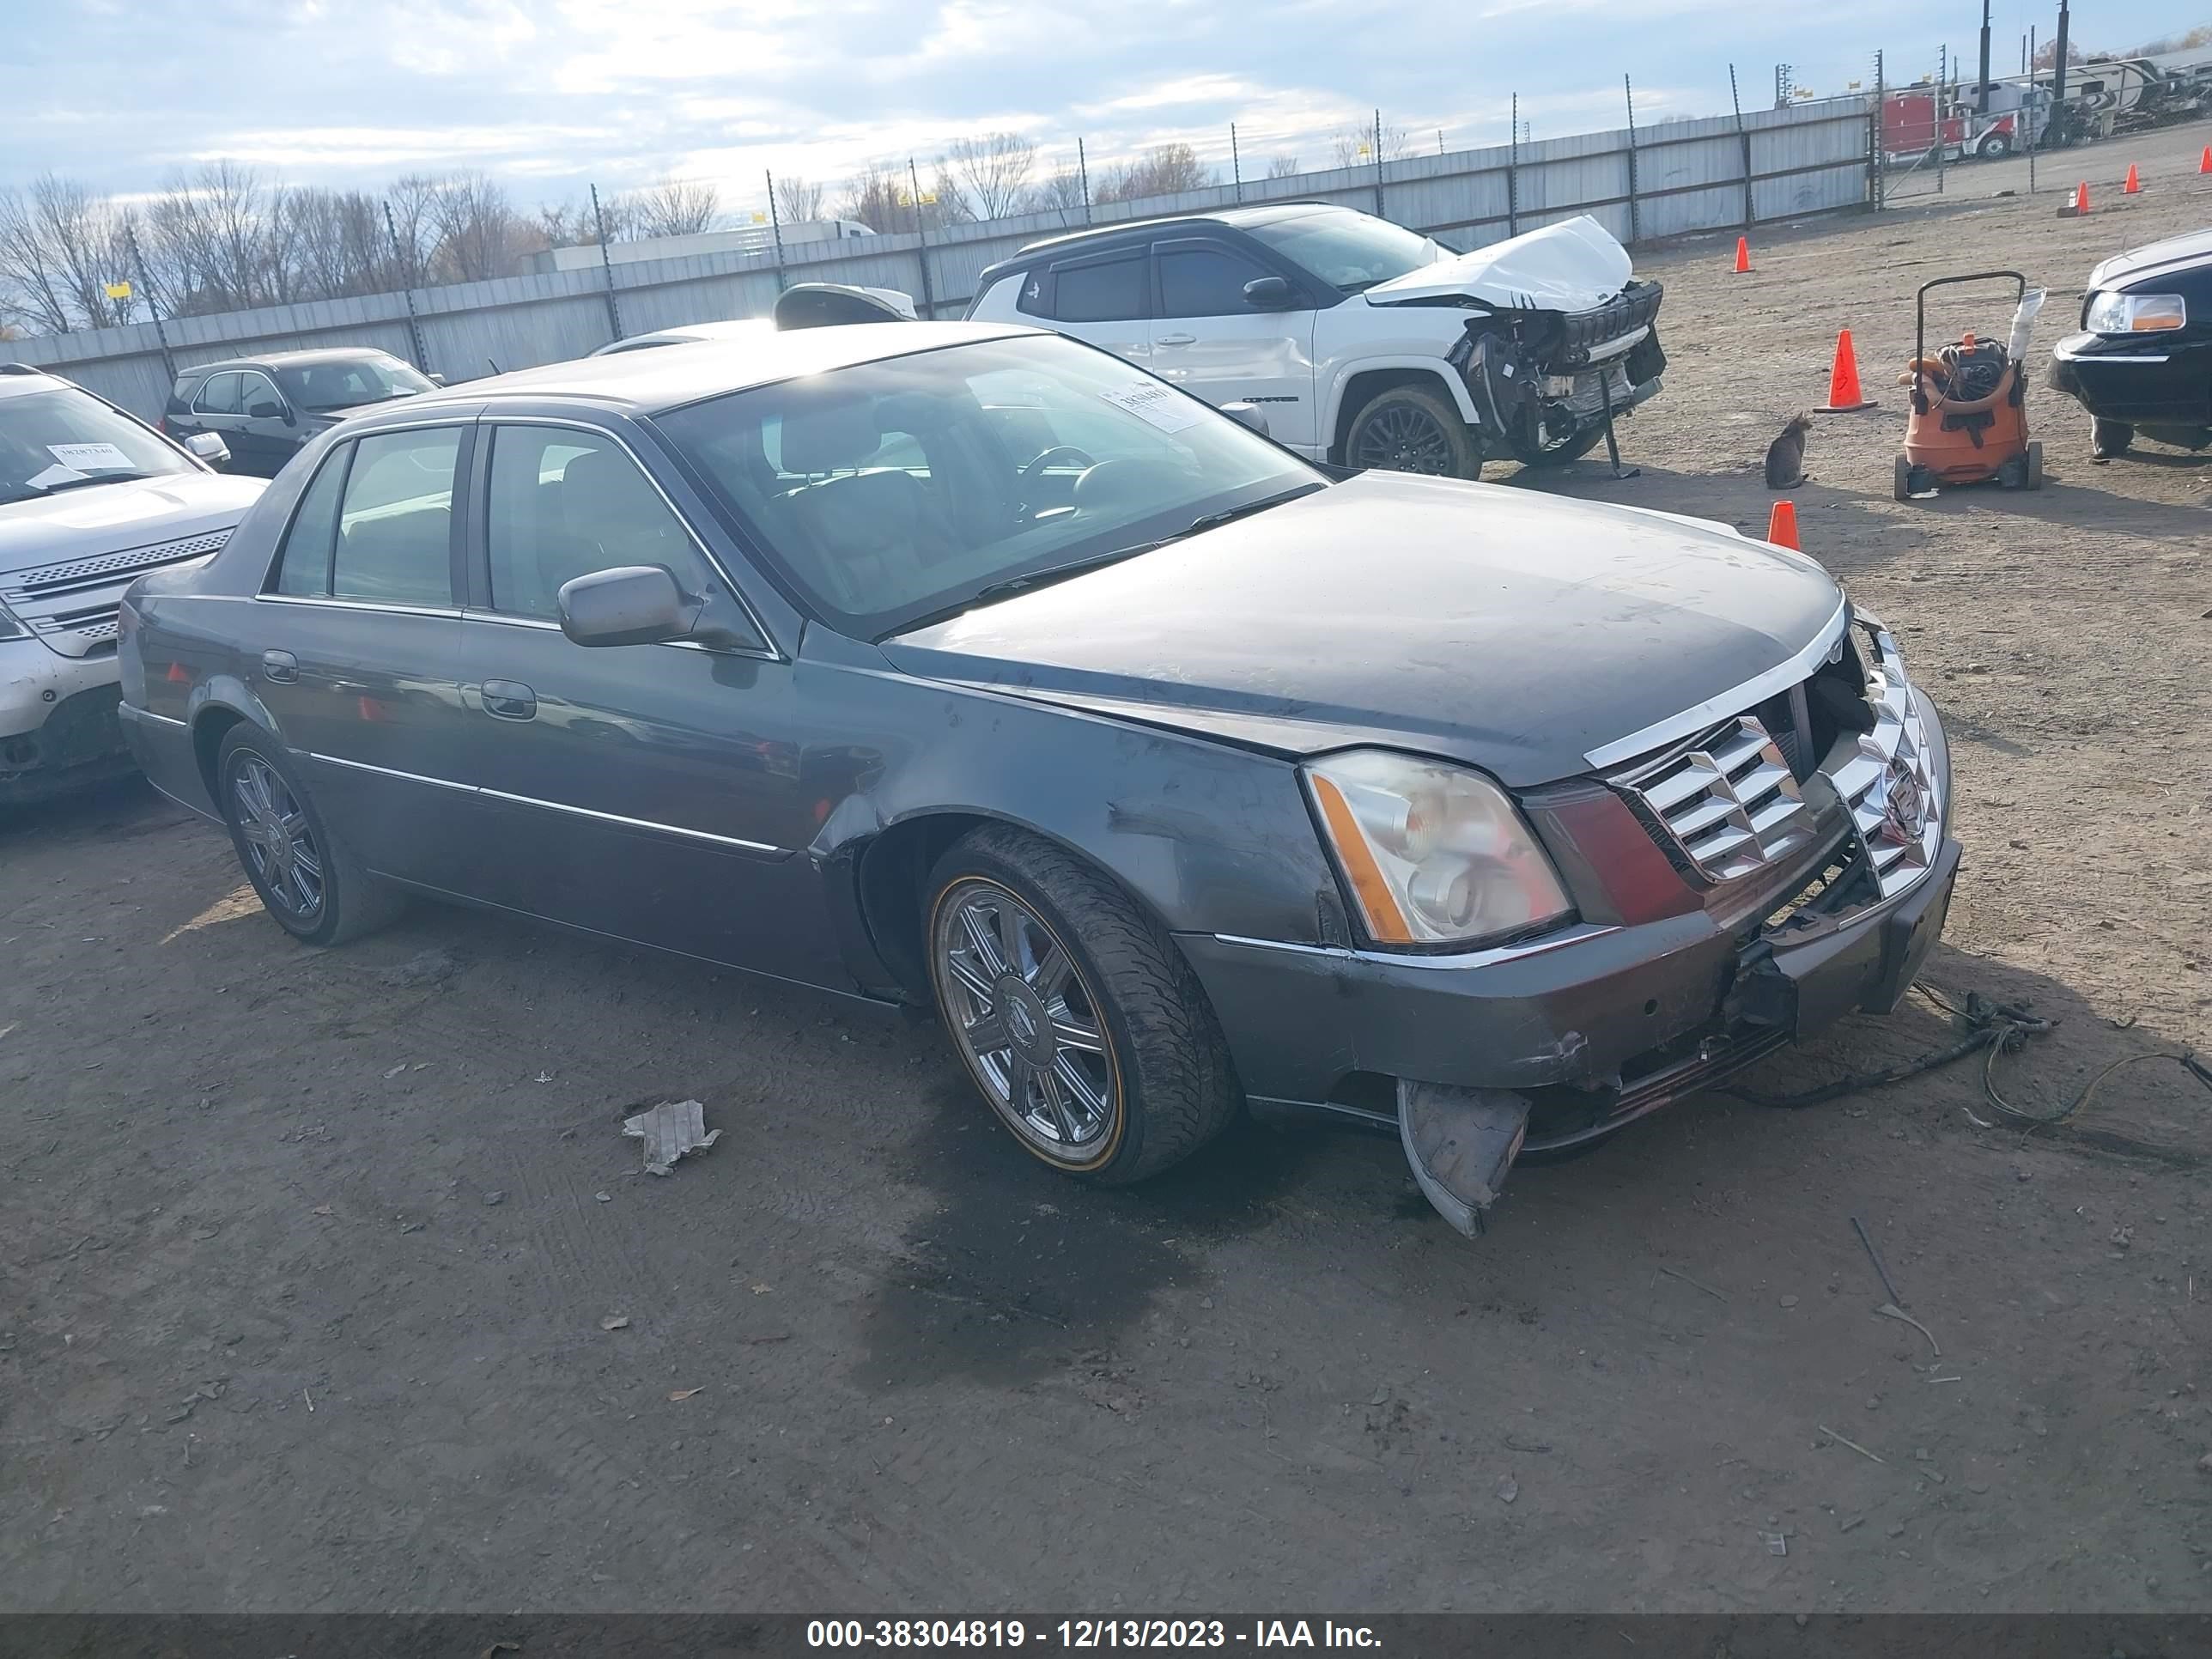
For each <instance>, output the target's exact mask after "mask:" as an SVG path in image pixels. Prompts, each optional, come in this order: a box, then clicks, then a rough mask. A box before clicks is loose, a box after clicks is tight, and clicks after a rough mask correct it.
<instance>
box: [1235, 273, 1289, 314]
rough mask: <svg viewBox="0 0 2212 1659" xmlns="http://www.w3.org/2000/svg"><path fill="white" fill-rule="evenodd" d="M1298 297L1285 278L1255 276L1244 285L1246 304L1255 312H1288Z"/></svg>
mask: <svg viewBox="0 0 2212 1659" xmlns="http://www.w3.org/2000/svg"><path fill="white" fill-rule="evenodd" d="M1297 297H1298V296H1297V295H1296V294H1294V293H1292V292H1291V284H1290V279H1289V278H1288V277H1285V276H1255V277H1254V278H1253V279H1252V280H1251V281H1250V282H1249V283H1245V284H1244V303H1245V304H1246V305H1248V306H1249V307H1252V309H1253V310H1255V311H1288V310H1289V309H1290V308H1291V307H1292V306H1293V305H1295V304H1296V303H1297Z"/></svg>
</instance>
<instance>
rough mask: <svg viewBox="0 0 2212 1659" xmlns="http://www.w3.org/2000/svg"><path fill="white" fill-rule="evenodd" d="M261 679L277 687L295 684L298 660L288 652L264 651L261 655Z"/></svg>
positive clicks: (297, 678)
mask: <svg viewBox="0 0 2212 1659" xmlns="http://www.w3.org/2000/svg"><path fill="white" fill-rule="evenodd" d="M261 677H262V678H264V679H268V680H274V681H276V683H277V684H279V685H294V684H298V682H299V678H300V659H298V658H297V657H295V656H294V655H293V654H292V653H290V652H289V651H264V652H263V653H261Z"/></svg>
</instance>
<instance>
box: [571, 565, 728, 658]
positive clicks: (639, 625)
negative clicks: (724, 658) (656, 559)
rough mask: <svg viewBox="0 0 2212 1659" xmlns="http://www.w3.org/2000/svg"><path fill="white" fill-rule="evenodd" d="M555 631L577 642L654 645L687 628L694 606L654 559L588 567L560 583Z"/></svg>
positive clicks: (676, 637) (695, 612) (678, 636)
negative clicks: (604, 567)
mask: <svg viewBox="0 0 2212 1659" xmlns="http://www.w3.org/2000/svg"><path fill="white" fill-rule="evenodd" d="M560 605H561V631H562V633H563V634H566V635H568V637H569V639H570V640H571V641H574V643H576V644H578V645H654V644H658V643H659V641H663V640H680V639H682V638H683V637H684V635H687V634H689V633H690V631H691V624H692V623H693V622H694V621H695V620H696V618H697V616H698V610H699V606H698V604H697V602H696V600H694V599H690V597H689V596H688V595H686V594H685V593H684V590H683V589H682V588H681V587H678V586H677V585H676V578H675V577H673V576H671V575H670V574H668V573H667V572H666V571H665V570H664V569H662V568H660V567H659V565H657V564H627V565H619V566H617V567H616V568H614V569H611V570H594V571H593V572H592V574H590V575H588V576H578V577H576V578H575V579H574V580H570V581H565V582H562V584H561V592H560Z"/></svg>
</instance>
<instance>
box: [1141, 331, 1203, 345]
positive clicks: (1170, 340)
mask: <svg viewBox="0 0 2212 1659" xmlns="http://www.w3.org/2000/svg"><path fill="white" fill-rule="evenodd" d="M1152 343H1153V344H1154V345H1196V344H1197V343H1198V336H1197V335H1195V334H1155V335H1153V336H1152Z"/></svg>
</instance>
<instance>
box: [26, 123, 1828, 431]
mask: <svg viewBox="0 0 2212 1659" xmlns="http://www.w3.org/2000/svg"><path fill="white" fill-rule="evenodd" d="M1871 108H1872V100H1870V99H1866V98H1846V99H1838V100H1830V101H1829V102H1826V103H1822V104H1807V105H1796V106H1790V107H1789V108H1786V109H1778V110H1760V111H1757V112H1753V113H1750V114H1747V115H1746V116H1745V117H1744V126H1745V129H1746V130H1747V131H1748V132H1749V134H1750V138H1751V157H1752V163H1751V165H1752V179H1751V194H1752V207H1753V214H1754V216H1756V217H1757V218H1759V219H1775V218H1783V217H1790V216H1801V215H1804V214H1808V213H1817V212H1824V211H1830V210H1839V209H1847V208H1852V207H1857V206H1862V205H1864V204H1866V203H1867V202H1868V201H1869V189H1868V178H1867V161H1868V143H1869V118H1870V112H1871ZM1635 150H1636V153H1635V157H1634V167H1635V175H1634V182H1635V191H1636V203H1635V209H1634V211H1633V213H1632V212H1631V208H1630V199H1629V198H1630V186H1631V172H1630V167H1631V158H1630V153H1629V135H1628V132H1627V131H1626V129H1625V128H1624V129H1614V130H1612V131H1601V132H1585V133H1575V134H1571V135H1567V136H1565V137H1557V138H1547V139H1542V140H1539V141H1537V142H1534V143H1527V144H1523V145H1522V146H1520V147H1519V149H1518V151H1517V155H1516V151H1514V150H1513V149H1510V147H1508V146H1504V145H1492V146H1489V147H1487V148H1485V149H1472V150H1460V151H1455V152H1453V153H1450V154H1448V155H1415V156H1407V157H1405V158H1404V159H1402V160H1400V161H1391V162H1388V163H1386V164H1384V166H1383V167H1382V168H1381V169H1380V170H1379V171H1380V180H1379V182H1380V185H1381V189H1382V196H1383V212H1384V213H1385V215H1386V216H1389V218H1391V219H1394V220H1395V221H1396V222H1399V223H1401V224H1404V225H1409V226H1412V227H1413V228H1417V229H1419V230H1423V231H1426V232H1430V233H1431V234H1435V235H1436V236H1437V238H1438V240H1441V241H1443V243H1445V244H1446V245H1447V246H1450V247H1454V248H1457V249H1460V250H1462V251H1464V250H1467V249H1470V248H1474V247H1479V246H1484V245H1486V244H1487V243H1491V242H1496V241H1499V240H1504V237H1505V236H1507V235H1508V234H1510V222H1509V214H1511V215H1512V216H1513V222H1517V225H1518V228H1520V229H1522V230H1523V231H1526V230H1532V229H1534V228H1537V227H1538V226H1541V225H1545V224H1550V223H1553V222H1557V221H1559V220H1562V219H1568V218H1572V217H1574V216H1576V215H1577V214H1583V213H1587V214H1589V215H1590V216H1592V217H1594V218H1595V219H1596V220H1597V221H1598V222H1600V223H1601V224H1602V225H1603V226H1605V228H1607V230H1609V231H1611V232H1612V233H1613V234H1614V235H1615V236H1618V237H1619V238H1620V240H1622V241H1624V242H1626V241H1630V240H1634V239H1636V238H1638V237H1640V238H1641V239H1643V240H1650V239H1652V238H1655V237H1664V236H1676V235H1683V234H1691V233H1693V232H1697V231H1705V230H1719V229H1732V228H1735V226H1737V225H1739V224H1741V222H1742V217H1743V209H1744V182H1745V181H1744V177H1743V141H1742V139H1741V137H1739V136H1738V134H1737V131H1736V127H1735V120H1734V118H1732V117H1715V118H1701V119H1699V120H1694V121H1667V122H1662V123H1661V124H1659V125H1656V126H1652V127H1644V128H1639V129H1638V131H1637V133H1636V137H1635ZM1509 167H1510V182H1509ZM1377 171H1378V170H1377V169H1376V168H1375V167H1372V166H1365V167H1335V168H1329V169H1326V170H1323V171H1319V172H1314V173H1301V174H1297V175H1295V176H1293V177H1291V178H1288V179H1250V180H1247V181H1246V182H1245V184H1244V185H1243V199H1244V201H1245V203H1246V204H1253V203H1258V202H1269V201H1304V202H1329V203H1335V204H1340V205H1343V206H1346V207H1351V208H1357V209H1358V210H1361V211H1363V212H1370V213H1371V212H1373V211H1374V210H1375V208H1376V186H1377V182H1378V177H1377ZM1236 199H1237V191H1236V189H1235V187H1234V186H1232V185H1211V186H1208V187H1206V188H1205V189H1202V190H1194V191H1185V192H1183V193H1182V194H1181V195H1178V196H1170V197H1154V198H1152V199H1151V200H1148V201H1139V202H1115V203H1100V204H1094V205H1093V207H1092V209H1091V221H1092V222H1094V223H1097V224H1101V225H1104V224H1113V223H1118V222H1123V221H1127V220H1130V219H1136V218H1157V217H1164V216H1172V215H1176V214H1186V213H1200V212H1206V211H1209V210H1216V209H1219V208H1223V207H1226V206H1228V205H1230V204H1231V203H1233V202H1234V201H1235V200H1236ZM1516 204H1517V211H1516ZM1083 221H1084V215H1083V212H1082V210H1079V209H1078V210H1067V211H1059V210H1053V211H1047V212H1042V213H1029V214H1023V215H1020V216H1016V217H1012V218H1007V219H1000V220H996V221H994V222H990V223H987V224H973V225H955V226H947V227H945V228H944V229H942V230H941V231H940V230H933V231H931V232H930V233H929V235H928V237H927V246H926V247H925V246H924V242H923V239H921V237H918V236H917V235H915V234H914V233H913V231H911V230H910V229H909V230H907V231H903V232H899V231H896V230H894V231H892V232H890V234H883V235H878V236H872V237H863V238H857V239H852V240H838V241H830V242H810V243H802V244H798V245H795V246H791V247H788V248H787V249H786V250H785V253H784V257H783V259H782V261H781V265H780V266H779V263H778V261H777V259H776V258H775V254H774V252H773V251H772V250H771V251H769V252H716V253H697V254H690V255H686V256H684V257H681V258H671V259H657V260H646V261H639V262H637V263H634V264H617V266H615V268H614V283H615V292H616V298H617V302H618V304H619V306H620V308H621V312H622V319H623V327H624V329H625V331H628V332H629V333H633V334H638V333H645V332H648V331H652V330H654V329H659V328H668V327H673V326H676V325H680V324H685V323H697V322H705V321H709V320H713V319H720V318H726V317H747V316H758V315H762V314H763V313H766V312H767V310H768V309H769V307H770V306H771V305H772V304H773V303H774V302H775V296H776V295H777V294H778V293H779V292H780V291H781V288H782V287H783V286H784V285H786V284H787V283H794V282H838V283H860V284H863V285H865V286H867V287H872V288H892V289H902V290H903V291H905V292H907V293H908V294H911V295H914V298H915V304H916V306H917V307H923V306H924V304H925V295H928V296H930V297H932V298H933V300H934V301H935V307H934V309H935V314H937V315H939V316H944V317H957V316H959V315H960V314H961V313H963V311H964V310H965V308H966V307H967V304H968V301H969V299H970V297H971V296H972V295H974V293H975V284H976V282H977V280H978V277H979V276H980V274H981V271H982V270H983V269H984V267H985V266H987V265H988V264H991V263H992V262H994V260H998V259H1002V258H1006V257H1008V256H1009V255H1011V254H1013V253H1015V252H1018V251H1019V250H1020V249H1022V248H1023V247H1024V246H1028V245H1029V244H1030V243H1031V242H1035V241H1038V240H1042V239H1044V238H1047V237H1050V236H1056V235H1061V234H1066V233H1067V232H1069V231H1072V230H1079V229H1081V228H1083ZM925 261H926V269H927V277H926V278H925V275H924V272H925ZM606 281H607V278H606V274H605V271H604V270H600V269H599V268H596V267H593V268H589V269H584V270H560V271H542V272H535V273H532V274H529V275H525V276H509V277H501V278H500V279H498V280H496V281H493V282H487V283H459V284H454V285H451V286H447V287H441V288H430V289H416V291H415V294H414V295H413V301H414V307H415V310H416V313H418V315H419V319H420V327H421V330H422V340H423V347H424V350H425V354H426V355H427V356H428V359H429V361H428V363H427V364H426V365H425V367H426V368H431V369H434V370H437V371H439V372H441V373H442V374H446V375H447V377H448V378H450V379H453V380H464V379H469V378H472V377H474V376H476V375H478V374H485V373H488V372H489V368H490V366H491V365H492V364H494V363H496V364H497V365H498V367H499V368H501V369H511V368H529V367H532V366H535V365H537V364H539V363H549V362H560V361H562V360H563V359H565V358H570V357H578V356H584V355H585V354H586V353H588V352H590V351H592V350H594V349H597V348H598V347H599V346H602V345H605V343H607V342H608V341H609V340H610V339H611V338H612V337H613V327H612V323H611V319H610V317H609V315H608V311H607V304H606ZM408 299H409V296H407V295H402V294H379V295H363V296H361V297H358V298H349V299H342V300H317V301H308V302H306V303H304V304H300V305H291V306H272V307H264V308H262V309H260V310H257V311H245V312H234V313H226V314H222V315H218V316H206V317H189V318H179V319H173V320H172V321H170V322H169V324H168V325H167V326H168V331H169V338H170V343H171V345H172V347H173V355H174V356H175V358H176V361H177V362H178V363H179V366H185V365H189V364H191V363H196V362H209V361H211V360H213V359H215V358H217V357H227V356H239V355H243V354H246V353H250V352H263V351H283V350H293V349H300V348H302V347H307V346H328V345H369V346H376V347H380V348H381V349H384V350H386V351H389V352H391V353H392V354H393V355H394V356H399V357H410V358H411V356H413V344H412V341H411V339H410V331H409V328H408ZM925 314H927V311H925ZM0 356H10V357H14V358H16V359H18V360H20V361H21V362H29V363H36V364H41V365H48V366H52V367H54V368H58V369H60V370H61V371H62V372H63V373H65V374H70V375H71V376H72V377H74V378H76V379H77V380H82V382H83V383H84V384H85V385H87V386H90V387H91V388H92V389H93V390H94V391H95V392H99V393H100V395H101V396H103V397H106V398H112V399H113V400H114V401H115V402H117V403H118V404H122V405H123V406H124V407H125V408H127V409H131V410H135V411H137V413H139V414H141V415H143V416H148V417H149V418H150V417H151V416H155V415H156V414H158V413H159V412H160V410H161V406H162V404H163V403H164V401H165V400H166V399H167V394H168V380H167V374H166V373H165V371H164V369H163V368H162V364H161V356H160V351H159V348H158V345H157V343H156V341H155V331H154V327H153V325H151V324H150V323H140V324H134V325H130V326H127V327H124V328H111V329H94V330H89V331H85V332H82V333H77V334H62V335H47V336H42V337H38V338H35V339H27V340H14V341H9V342H6V343H4V344H0Z"/></svg>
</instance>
